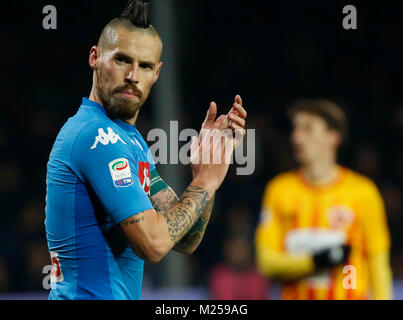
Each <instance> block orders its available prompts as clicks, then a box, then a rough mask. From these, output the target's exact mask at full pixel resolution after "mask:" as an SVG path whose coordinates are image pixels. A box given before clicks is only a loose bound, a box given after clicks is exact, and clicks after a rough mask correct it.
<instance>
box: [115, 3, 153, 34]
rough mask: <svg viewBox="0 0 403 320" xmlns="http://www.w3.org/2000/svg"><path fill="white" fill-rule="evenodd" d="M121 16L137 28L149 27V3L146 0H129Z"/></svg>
mask: <svg viewBox="0 0 403 320" xmlns="http://www.w3.org/2000/svg"><path fill="white" fill-rule="evenodd" d="M121 17H125V18H127V19H129V20H130V21H131V23H132V24H133V25H134V26H136V27H138V28H143V29H146V28H149V27H150V26H151V10H150V3H149V1H148V0H147V1H146V0H129V2H128V3H127V5H126V7H125V8H124V10H123V12H122V14H121Z"/></svg>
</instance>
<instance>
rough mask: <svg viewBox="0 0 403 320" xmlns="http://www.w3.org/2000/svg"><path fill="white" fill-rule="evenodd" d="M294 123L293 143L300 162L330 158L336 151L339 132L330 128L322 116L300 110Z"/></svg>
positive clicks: (305, 162) (294, 117)
mask: <svg viewBox="0 0 403 320" xmlns="http://www.w3.org/2000/svg"><path fill="white" fill-rule="evenodd" d="M292 124H293V130H292V134H291V144H292V147H293V150H294V155H295V157H296V159H297V161H298V162H299V163H300V164H308V163H312V162H314V161H317V160H318V159H321V158H325V159H328V158H329V155H333V154H334V153H335V152H336V148H337V145H338V143H337V141H338V133H337V132H336V131H334V130H331V129H329V128H328V126H327V124H326V122H325V120H324V119H322V118H321V117H320V116H317V115H315V114H311V113H308V112H305V111H299V112H296V113H295V115H294V116H293V118H292Z"/></svg>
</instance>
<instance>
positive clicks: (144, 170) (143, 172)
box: [139, 161, 151, 196]
mask: <svg viewBox="0 0 403 320" xmlns="http://www.w3.org/2000/svg"><path fill="white" fill-rule="evenodd" d="M139 179H140V183H141V186H142V187H143V189H144V191H145V193H147V196H150V189H151V173H150V163H149V162H142V161H139Z"/></svg>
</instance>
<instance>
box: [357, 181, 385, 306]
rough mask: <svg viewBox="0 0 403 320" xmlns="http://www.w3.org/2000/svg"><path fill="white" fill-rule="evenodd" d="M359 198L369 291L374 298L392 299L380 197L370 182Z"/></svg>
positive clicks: (383, 210) (382, 207)
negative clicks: (360, 198)
mask: <svg viewBox="0 0 403 320" xmlns="http://www.w3.org/2000/svg"><path fill="white" fill-rule="evenodd" d="M364 190H365V192H364V195H363V197H362V200H361V202H362V203H361V204H360V208H361V209H362V224H363V230H364V237H365V238H364V239H365V245H366V249H367V252H366V254H367V257H368V266H369V275H370V283H371V289H372V290H371V291H372V295H373V298H374V299H377V300H379V299H381V300H387V299H392V298H393V297H392V296H393V294H392V292H393V289H392V271H391V268H390V263H389V248H390V238H389V231H388V226H387V222H386V213H385V208H384V204H383V200H382V197H381V195H380V193H379V191H378V189H377V187H376V186H375V184H373V183H372V182H370V183H369V185H368V187H366V188H365V189H364Z"/></svg>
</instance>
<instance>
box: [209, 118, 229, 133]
mask: <svg viewBox="0 0 403 320" xmlns="http://www.w3.org/2000/svg"><path fill="white" fill-rule="evenodd" d="M229 123H230V120H229V119H228V116H226V115H221V116H219V117H218V118H217V120H216V121H215V122H214V124H213V126H212V128H213V129H220V130H222V129H225V128H228V126H229Z"/></svg>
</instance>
